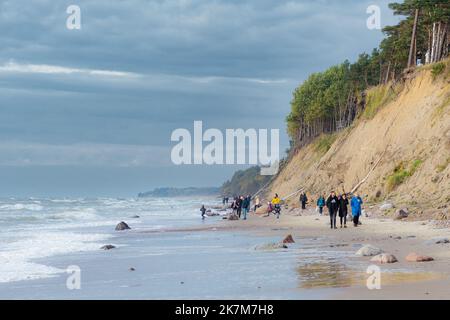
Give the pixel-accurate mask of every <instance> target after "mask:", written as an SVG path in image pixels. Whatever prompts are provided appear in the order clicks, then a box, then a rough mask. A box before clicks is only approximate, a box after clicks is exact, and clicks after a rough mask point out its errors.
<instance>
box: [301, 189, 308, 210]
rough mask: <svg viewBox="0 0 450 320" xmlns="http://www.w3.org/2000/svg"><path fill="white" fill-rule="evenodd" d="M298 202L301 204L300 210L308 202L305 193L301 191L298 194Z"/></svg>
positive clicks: (304, 207)
mask: <svg viewBox="0 0 450 320" xmlns="http://www.w3.org/2000/svg"><path fill="white" fill-rule="evenodd" d="M300 202H301V204H302V210H305V209H306V203H307V202H308V197H306V193H304V192H302V194H301V195H300Z"/></svg>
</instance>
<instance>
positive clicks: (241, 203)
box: [231, 195, 256, 220]
mask: <svg viewBox="0 0 450 320" xmlns="http://www.w3.org/2000/svg"><path fill="white" fill-rule="evenodd" d="M251 202H252V197H251V196H250V195H247V196H239V197H234V200H233V202H232V203H231V209H233V214H235V215H237V216H238V217H239V219H241V216H242V218H243V219H244V220H247V214H248V213H249V212H250V205H251ZM255 206H256V205H255Z"/></svg>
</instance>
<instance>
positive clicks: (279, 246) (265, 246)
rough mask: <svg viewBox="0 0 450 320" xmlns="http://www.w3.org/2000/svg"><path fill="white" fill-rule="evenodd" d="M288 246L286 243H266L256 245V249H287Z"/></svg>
mask: <svg viewBox="0 0 450 320" xmlns="http://www.w3.org/2000/svg"><path fill="white" fill-rule="evenodd" d="M287 248H288V246H287V245H286V244H284V243H276V242H273V243H266V244H262V245H259V246H256V247H255V250H278V249H287Z"/></svg>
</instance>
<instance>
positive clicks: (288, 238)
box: [283, 234, 295, 243]
mask: <svg viewBox="0 0 450 320" xmlns="http://www.w3.org/2000/svg"><path fill="white" fill-rule="evenodd" d="M283 243H295V241H294V238H293V237H292V235H291V234H290V235H288V236H286V238H284V240H283Z"/></svg>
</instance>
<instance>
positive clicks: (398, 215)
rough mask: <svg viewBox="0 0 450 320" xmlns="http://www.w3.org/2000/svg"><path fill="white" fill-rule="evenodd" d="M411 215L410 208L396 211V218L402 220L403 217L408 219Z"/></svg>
mask: <svg viewBox="0 0 450 320" xmlns="http://www.w3.org/2000/svg"><path fill="white" fill-rule="evenodd" d="M408 216H409V211H408V208H403V209H400V210H397V211H396V212H395V218H394V219H395V220H402V219H406V218H408Z"/></svg>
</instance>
